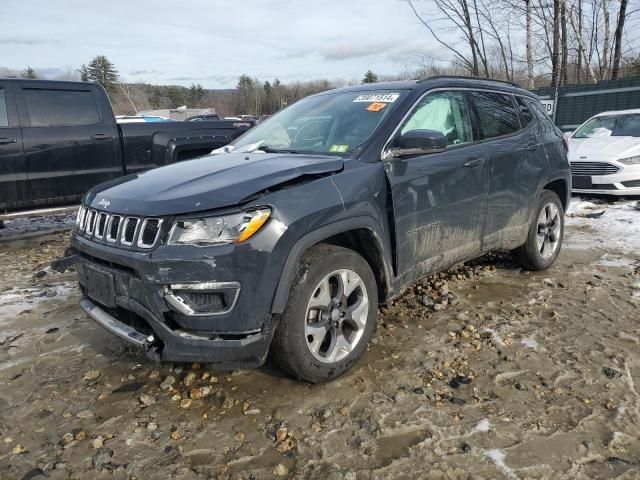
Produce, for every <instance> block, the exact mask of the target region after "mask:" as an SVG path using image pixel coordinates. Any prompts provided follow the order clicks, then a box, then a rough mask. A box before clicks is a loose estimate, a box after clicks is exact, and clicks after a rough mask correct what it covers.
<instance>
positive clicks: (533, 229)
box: [511, 190, 564, 271]
mask: <svg viewBox="0 0 640 480" xmlns="http://www.w3.org/2000/svg"><path fill="white" fill-rule="evenodd" d="M551 204H553V205H555V207H556V208H557V211H558V221H559V227H560V228H559V231H560V233H559V235H558V237H557V247H555V249H554V250H553V252H552V254H551V255H549V256H545V255H543V254H542V253H541V252H540V250H539V248H538V234H539V222H538V220H539V218H540V215H541V214H542V211H543V209H545V208H547V207H548V206H550V205H551ZM563 238H564V208H563V207H562V202H561V201H560V198H559V197H558V195H557V194H556V193H555V192H552V191H550V190H543V191H542V195H540V200H539V201H538V206H537V208H536V210H535V213H534V216H533V218H532V219H531V225H530V226H529V233H528V234H527V241H526V243H525V244H524V245H522V246H520V247H518V248H516V249H515V250H513V251H512V252H511V253H512V255H513V258H514V260H515V261H516V262H518V263H519V264H520V265H522V267H523V268H525V269H527V270H533V271H541V270H546V269H548V268H549V267H551V265H553V263H554V262H555V261H556V258H558V254H559V253H560V250H561V249H562V240H563Z"/></svg>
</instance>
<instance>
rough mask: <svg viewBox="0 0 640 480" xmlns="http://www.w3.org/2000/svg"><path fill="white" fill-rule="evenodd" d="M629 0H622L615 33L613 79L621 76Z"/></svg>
mask: <svg viewBox="0 0 640 480" xmlns="http://www.w3.org/2000/svg"><path fill="white" fill-rule="evenodd" d="M627 3H628V0H620V12H619V13H618V24H617V25H616V33H615V53H614V54H613V68H612V69H611V79H612V80H617V79H618V78H619V77H620V61H621V59H622V33H623V31H624V21H625V19H626V17H627Z"/></svg>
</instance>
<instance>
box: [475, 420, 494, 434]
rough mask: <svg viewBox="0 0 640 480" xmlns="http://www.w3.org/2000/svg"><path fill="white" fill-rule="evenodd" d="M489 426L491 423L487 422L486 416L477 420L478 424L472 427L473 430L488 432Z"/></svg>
mask: <svg viewBox="0 0 640 480" xmlns="http://www.w3.org/2000/svg"><path fill="white" fill-rule="evenodd" d="M490 428H491V423H489V419H488V418H483V419H482V420H480V421H479V422H478V424H477V425H476V426H475V427H473V431H474V432H488V431H489V429H490Z"/></svg>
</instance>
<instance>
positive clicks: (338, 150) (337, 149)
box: [329, 145, 349, 153]
mask: <svg viewBox="0 0 640 480" xmlns="http://www.w3.org/2000/svg"><path fill="white" fill-rule="evenodd" d="M347 150H349V145H331V148H330V149H329V151H330V152H333V153H344V152H346V151H347Z"/></svg>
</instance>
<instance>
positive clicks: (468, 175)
mask: <svg viewBox="0 0 640 480" xmlns="http://www.w3.org/2000/svg"><path fill="white" fill-rule="evenodd" d="M420 129H427V130H436V131H439V132H442V133H443V134H444V135H446V137H447V141H448V147H447V149H446V150H445V151H444V152H441V153H432V154H428V155H418V156H415V157H409V158H394V159H390V160H387V161H386V164H385V169H386V172H387V177H388V179H389V183H390V185H391V191H392V197H393V208H394V213H395V215H394V216H395V220H396V238H397V263H398V268H399V272H400V274H401V275H403V274H408V275H409V276H410V277H411V276H420V275H421V274H425V273H426V272H429V271H432V270H434V269H437V268H440V267H442V266H444V265H448V264H451V263H452V262H454V261H456V260H460V259H464V258H468V257H472V256H474V255H475V254H477V253H478V252H480V251H481V239H482V228H483V226H484V221H485V215H486V205H487V202H486V200H487V180H488V177H487V170H486V164H485V157H484V153H485V152H484V149H483V148H482V147H481V146H478V145H477V144H475V143H474V137H473V132H472V125H471V121H470V115H469V108H468V104H467V101H466V100H465V96H464V94H463V93H462V92H460V91H441V92H433V93H429V94H427V95H426V96H424V97H423V98H422V99H421V100H420V101H419V102H418V104H417V105H416V106H415V107H414V109H413V110H412V112H411V113H410V114H409V116H408V117H407V119H406V121H405V122H404V123H403V124H402V125H401V127H400V130H399V132H398V134H401V133H405V132H407V131H410V130H420ZM396 138H397V136H396ZM391 146H393V143H392V144H391ZM412 272H414V274H413V275H412Z"/></svg>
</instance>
